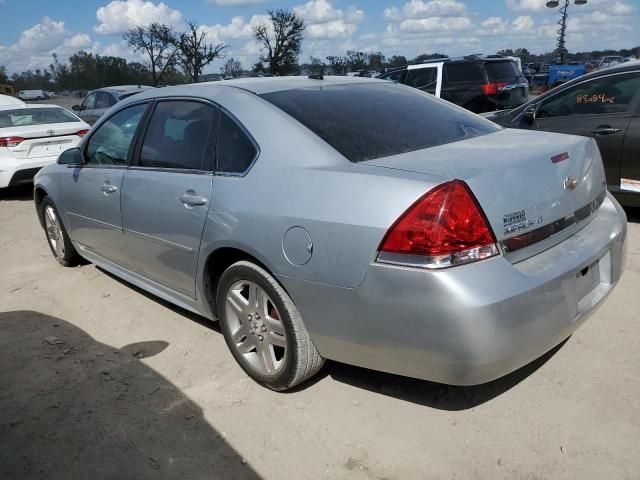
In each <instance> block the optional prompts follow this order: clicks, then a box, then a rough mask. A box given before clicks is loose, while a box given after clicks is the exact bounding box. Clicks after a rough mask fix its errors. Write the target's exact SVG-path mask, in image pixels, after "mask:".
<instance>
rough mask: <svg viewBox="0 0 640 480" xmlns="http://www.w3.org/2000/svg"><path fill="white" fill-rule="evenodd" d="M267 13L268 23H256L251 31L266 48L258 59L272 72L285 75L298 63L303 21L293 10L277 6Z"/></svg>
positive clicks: (303, 26)
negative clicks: (264, 53)
mask: <svg viewBox="0 0 640 480" xmlns="http://www.w3.org/2000/svg"><path fill="white" fill-rule="evenodd" d="M267 13H268V14H269V22H270V23H269V24H268V25H265V24H261V25H257V26H256V27H255V28H254V31H253V33H254V36H255V38H256V39H257V40H259V41H261V42H262V44H263V45H264V47H263V48H264V49H266V55H262V56H261V57H260V60H261V61H263V62H266V63H267V64H268V65H269V71H270V72H271V73H272V74H274V75H286V74H288V73H290V72H291V71H293V70H294V68H295V66H296V64H297V63H298V56H299V55H300V50H301V48H302V40H303V38H304V37H303V36H302V33H303V32H304V29H305V23H304V20H302V19H301V18H300V17H298V15H296V13H295V12H294V11H293V10H287V9H282V8H279V9H277V10H269V11H268V12H267Z"/></svg>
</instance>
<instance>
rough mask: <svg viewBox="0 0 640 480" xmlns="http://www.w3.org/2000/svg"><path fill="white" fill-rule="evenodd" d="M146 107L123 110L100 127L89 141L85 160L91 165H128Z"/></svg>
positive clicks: (137, 106) (139, 106) (138, 106)
mask: <svg viewBox="0 0 640 480" xmlns="http://www.w3.org/2000/svg"><path fill="white" fill-rule="evenodd" d="M146 108H147V106H146V105H135V106H133V107H130V108H127V109H125V110H122V111H120V112H118V113H116V114H115V115H113V116H112V117H111V118H109V119H108V120H107V121H106V122H104V123H103V124H102V125H100V126H99V127H98V129H97V130H96V131H95V133H94V134H93V135H92V136H91V138H90V139H89V142H88V143H87V148H86V151H85V160H86V163H87V164H89V165H126V164H127V153H128V152H129V147H130V146H131V142H132V140H133V137H134V135H135V133H136V129H137V127H138V124H139V123H140V120H141V119H142V115H143V114H144V111H145V109H146Z"/></svg>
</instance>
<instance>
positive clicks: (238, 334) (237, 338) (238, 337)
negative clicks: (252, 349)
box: [231, 325, 249, 345]
mask: <svg viewBox="0 0 640 480" xmlns="http://www.w3.org/2000/svg"><path fill="white" fill-rule="evenodd" d="M248 336H249V334H248V333H247V329H246V328H244V326H243V325H241V326H240V328H238V330H236V331H235V332H234V333H232V334H231V340H233V341H234V343H235V344H236V345H237V344H239V343H240V342H241V341H242V339H243V338H244V337H248Z"/></svg>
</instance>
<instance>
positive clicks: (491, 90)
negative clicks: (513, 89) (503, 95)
mask: <svg viewBox="0 0 640 480" xmlns="http://www.w3.org/2000/svg"><path fill="white" fill-rule="evenodd" d="M507 85H509V84H508V83H507V82H496V83H485V84H484V85H481V86H480V88H482V93H484V94H485V95H497V94H499V93H500V90H502V89H503V88H504V87H506V86H507Z"/></svg>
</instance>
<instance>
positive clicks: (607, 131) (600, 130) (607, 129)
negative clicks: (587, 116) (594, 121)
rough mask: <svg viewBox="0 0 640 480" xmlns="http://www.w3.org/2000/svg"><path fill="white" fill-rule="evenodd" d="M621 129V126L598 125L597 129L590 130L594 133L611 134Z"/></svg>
mask: <svg viewBox="0 0 640 480" xmlns="http://www.w3.org/2000/svg"><path fill="white" fill-rule="evenodd" d="M619 131H620V129H619V128H613V127H598V128H596V129H595V130H590V131H589V133H593V134H594V135H611V134H612V133H618V132H619Z"/></svg>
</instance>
